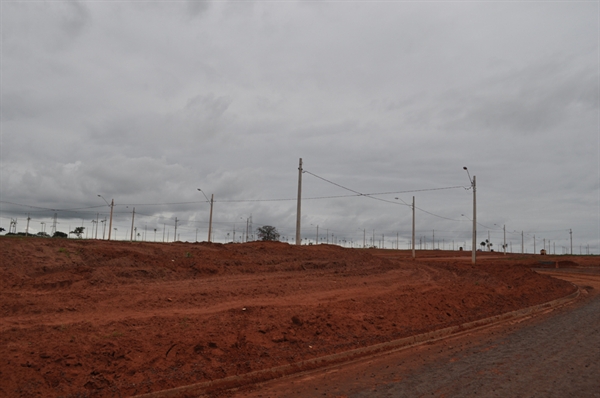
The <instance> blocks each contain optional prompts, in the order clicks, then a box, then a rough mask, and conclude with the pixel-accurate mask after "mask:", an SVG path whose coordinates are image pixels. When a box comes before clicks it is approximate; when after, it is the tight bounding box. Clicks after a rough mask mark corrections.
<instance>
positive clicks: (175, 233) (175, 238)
mask: <svg viewBox="0 0 600 398" xmlns="http://www.w3.org/2000/svg"><path fill="white" fill-rule="evenodd" d="M177 221H179V220H177V217H175V232H174V233H173V242H175V241H176V240H177ZM208 230H209V231H210V227H209V229H208ZM144 235H145V233H144ZM144 240H146V239H145V237H144ZM208 241H209V242H210V232H209V235H208Z"/></svg>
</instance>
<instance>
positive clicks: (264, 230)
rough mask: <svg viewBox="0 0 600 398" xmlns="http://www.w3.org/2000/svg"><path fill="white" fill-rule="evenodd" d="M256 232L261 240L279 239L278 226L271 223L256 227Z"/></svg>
mask: <svg viewBox="0 0 600 398" xmlns="http://www.w3.org/2000/svg"><path fill="white" fill-rule="evenodd" d="M256 234H257V235H258V237H259V239H260V240H279V236H280V235H279V232H277V228H275V227H272V226H270V225H264V226H262V227H260V228H257V229H256Z"/></svg>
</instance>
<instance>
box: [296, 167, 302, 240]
mask: <svg viewBox="0 0 600 398" xmlns="http://www.w3.org/2000/svg"><path fill="white" fill-rule="evenodd" d="M301 204H302V158H300V162H299V165H298V201H297V203H296V245H301V244H302V240H301V239H302V237H301V233H300V229H301V226H300V222H301V219H302V216H301V207H302V206H301Z"/></svg>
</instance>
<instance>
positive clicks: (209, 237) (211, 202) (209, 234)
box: [208, 193, 215, 242]
mask: <svg viewBox="0 0 600 398" xmlns="http://www.w3.org/2000/svg"><path fill="white" fill-rule="evenodd" d="M214 202H215V194H214V193H211V194H210V217H209V218H208V242H212V214H213V204H214Z"/></svg>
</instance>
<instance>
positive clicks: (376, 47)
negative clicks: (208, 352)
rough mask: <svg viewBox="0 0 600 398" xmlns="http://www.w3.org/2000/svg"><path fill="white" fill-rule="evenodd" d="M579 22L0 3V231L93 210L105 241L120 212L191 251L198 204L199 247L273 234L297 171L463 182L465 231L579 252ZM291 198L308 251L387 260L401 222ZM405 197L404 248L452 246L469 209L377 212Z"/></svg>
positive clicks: (521, 8)
mask: <svg viewBox="0 0 600 398" xmlns="http://www.w3.org/2000/svg"><path fill="white" fill-rule="evenodd" d="M596 8H597V7H596V5H594V4H591V3H590V4H588V3H577V4H575V3H573V4H571V3H555V2H541V3H523V4H521V3H497V2H495V3H494V2H492V3H488V2H476V3H456V2H438V3H381V2H372V3H368V2H367V3H352V2H350V3H331V2H291V3H289V2H288V3H260V2H244V3H243V4H242V3H239V2H229V3H223V2H214V3H213V2H195V1H190V2H185V3H177V2H175V3H169V2H166V3H165V2H163V3H139V2H132V3H102V2H100V3H93V2H92V3H83V2H82V3H73V2H69V3H27V4H25V3H8V4H6V5H4V6H3V14H2V40H3V42H2V91H1V93H0V95H1V97H2V98H1V99H2V114H1V123H2V149H1V161H2V170H3V173H2V175H1V176H0V185H1V188H2V189H1V200H2V203H0V213H1V214H0V224H1V225H2V226H3V227H5V225H6V224H7V223H8V222H9V221H10V219H11V217H17V216H18V217H23V216H24V214H26V213H27V212H31V214H35V215H36V221H37V224H36V225H38V226H39V225H40V222H41V221H42V220H43V219H44V217H51V216H52V215H53V214H54V212H55V211H54V210H44V209H38V207H42V208H47V209H58V210H59V211H58V214H59V215H58V216H59V217H60V218H61V219H62V220H63V222H64V223H67V224H68V223H69V222H71V221H72V222H82V219H83V220H87V221H85V222H87V223H89V222H90V220H91V217H92V216H93V217H95V215H96V213H104V214H105V213H106V209H107V207H106V204H105V203H104V202H103V201H102V200H101V199H100V198H98V197H97V195H98V194H102V195H103V196H104V197H105V198H107V199H109V200H110V199H111V198H114V199H115V202H116V203H117V207H116V210H117V211H116V223H117V224H118V228H119V231H120V232H121V230H126V229H127V228H130V224H129V226H128V221H127V220H129V221H130V217H131V212H132V207H134V206H135V207H136V211H139V213H140V214H139V218H138V217H136V219H138V220H139V222H140V226H141V225H142V224H141V223H143V224H144V226H145V227H149V225H153V226H154V227H160V228H165V230H166V231H165V232H168V230H167V228H168V227H169V226H170V227H171V228H172V229H171V233H173V227H174V220H175V217H177V219H178V223H179V224H178V225H179V229H178V231H180V233H181V234H182V236H181V237H182V238H185V239H193V238H195V233H196V230H199V231H200V232H201V234H200V235H205V234H206V226H207V218H208V214H207V213H208V205H207V203H206V201H205V198H204V196H203V195H202V194H201V193H200V192H198V191H197V188H202V189H203V191H204V192H205V193H206V194H207V195H209V194H212V193H214V194H215V198H216V200H217V203H216V207H215V209H216V214H215V218H216V231H217V233H218V234H219V235H218V236H219V237H220V238H219V239H221V240H223V239H225V238H224V236H226V235H225V234H226V233H227V232H229V233H233V229H234V228H239V225H241V224H245V223H246V222H247V221H248V219H249V217H250V216H252V219H253V220H254V222H255V223H265V224H267V223H268V224H273V225H276V226H277V227H278V228H280V229H281V230H282V231H283V232H284V233H285V235H286V236H289V237H292V236H293V235H294V227H295V201H294V198H295V196H296V189H297V177H298V176H297V167H298V158H300V157H302V158H303V159H304V162H305V168H306V170H309V171H311V172H312V173H315V174H317V175H319V176H322V177H324V178H326V179H329V180H331V181H334V182H336V183H338V184H341V185H343V186H347V187H349V188H352V189H354V190H358V191H360V192H363V193H373V192H398V191H411V190H421V189H427V188H436V187H449V186H466V185H468V183H469V182H468V178H467V176H466V173H464V171H463V170H462V167H463V166H468V167H469V170H470V171H471V173H472V174H476V175H477V179H478V183H479V187H480V189H479V191H478V192H479V195H480V205H479V209H480V210H479V211H480V215H479V220H480V221H481V224H482V225H484V226H485V227H481V228H482V231H484V232H482V233H484V234H487V229H488V228H489V229H490V230H491V233H492V235H494V234H497V233H498V228H500V227H498V226H499V225H504V223H506V224H507V228H510V230H511V231H513V230H519V231H520V230H524V231H526V232H527V231H529V233H530V235H529V236H530V238H528V239H529V240H531V239H532V236H533V234H534V233H535V234H536V235H537V236H541V235H540V234H547V235H548V239H557V240H559V241H564V239H566V238H565V236H564V235H565V234H564V231H565V230H567V229H569V228H572V229H573V230H577V231H578V235H577V236H578V239H579V241H580V242H581V244H588V243H589V244H591V245H595V246H594V247H595V249H594V250H595V251H596V252H598V250H600V249H598V246H599V244H598V241H599V240H600V231H598V228H597V224H598V219H599V218H600V214H599V212H598V173H597V172H595V168H596V166H597V165H598V153H597V146H598V144H599V142H598V112H597V110H598V106H599V101H598V77H597V71H598V57H597V53H598V38H597V29H598V21H597V18H596V17H597V12H596V11H597V9H596ZM589 170H592V171H593V172H589ZM304 180H305V183H304V187H303V192H304V194H303V196H304V197H305V198H306V200H305V201H304V203H303V225H304V228H303V231H304V232H305V233H306V234H307V235H308V236H311V235H312V234H313V233H316V225H319V226H320V230H321V229H323V230H327V229H329V230H330V231H332V233H334V234H335V235H337V236H341V237H342V236H343V237H345V238H346V239H347V240H349V239H355V240H362V237H363V233H364V231H365V230H367V232H368V231H369V230H370V231H371V236H372V233H373V230H375V231H376V232H375V233H376V235H379V234H385V235H386V236H388V235H389V236H390V237H391V236H396V233H397V234H399V236H400V240H402V239H404V241H403V242H404V244H405V243H406V233H407V231H408V228H409V226H410V211H409V209H408V208H407V207H406V206H405V205H404V204H402V203H400V204H392V203H388V202H382V201H377V200H372V199H368V198H365V197H350V198H329V199H310V198H315V197H326V196H339V195H345V194H348V193H349V192H348V191H346V190H344V189H342V188H340V187H338V186H335V185H332V184H329V183H327V182H325V181H323V180H320V179H317V178H315V177H313V176H311V175H308V174H305V175H304ZM413 195H415V196H416V199H417V206H418V207H420V208H421V209H423V211H421V210H420V211H419V212H418V223H417V228H418V230H419V234H421V235H427V236H429V234H430V233H431V232H432V231H433V230H434V229H435V230H436V231H437V232H436V236H439V237H440V239H445V240H446V241H450V240H452V239H454V240H458V239H464V240H468V237H469V234H470V223H469V221H468V218H466V217H463V216H462V214H465V215H466V216H470V209H471V207H470V206H471V203H470V201H471V196H470V195H471V192H470V191H465V190H464V189H463V188H457V189H454V190H446V191H417V192H406V193H399V194H389V195H383V196H381V198H382V199H385V200H388V201H392V202H394V201H396V199H394V198H395V197H399V198H400V199H401V200H404V201H405V202H409V201H410V200H411V199H412V196H413ZM265 199H290V200H282V201H264V200H265ZM401 200H398V201H397V202H401ZM14 203H16V205H15V204H14ZM27 206H33V207H27ZM97 206H100V207H97ZM73 208H74V209H83V210H65V209H73ZM86 208H87V210H86ZM566 209H568V210H566ZM75 220H78V221H75ZM154 227H153V228H154ZM543 231H554V232H543ZM123 233H124V232H123ZM367 237H368V233H367ZM567 237H568V236H567ZM377 239H379V238H377ZM386 239H387V238H386ZM390 239H391V238H390ZM390 242H391V241H390ZM401 247H403V246H402V245H401Z"/></svg>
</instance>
